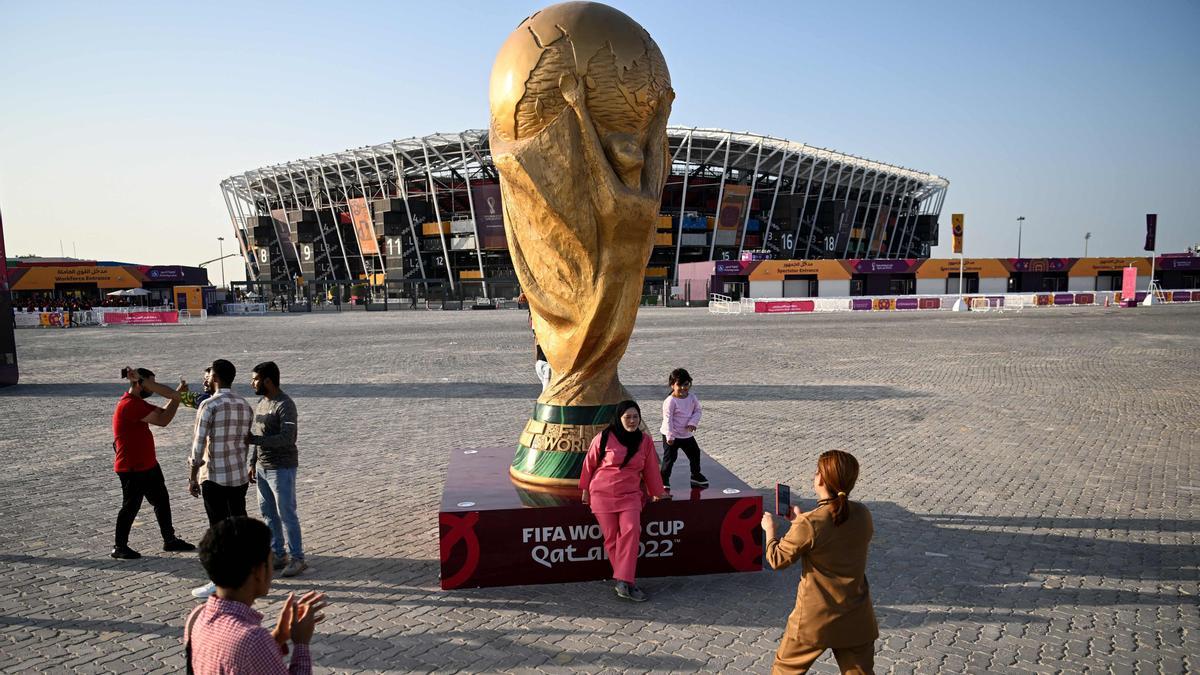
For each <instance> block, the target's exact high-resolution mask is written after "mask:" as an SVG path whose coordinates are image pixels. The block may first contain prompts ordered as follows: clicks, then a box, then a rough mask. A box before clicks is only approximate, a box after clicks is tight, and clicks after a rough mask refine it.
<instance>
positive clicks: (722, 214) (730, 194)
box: [716, 185, 750, 243]
mask: <svg viewBox="0 0 1200 675" xmlns="http://www.w3.org/2000/svg"><path fill="white" fill-rule="evenodd" d="M749 203H750V186H749V185H726V186H725V194H724V195H723V196H722V197H721V210H720V211H719V215H718V217H717V225H716V228H717V231H718V232H729V231H732V232H735V233H736V232H738V231H740V230H741V228H742V221H743V220H745V218H746V206H747V205H748V204H749ZM734 238H735V239H736V235H735V237H734ZM718 243H720V242H718ZM735 243H736V242H735Z"/></svg>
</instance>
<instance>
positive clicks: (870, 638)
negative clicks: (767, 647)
mask: <svg viewBox="0 0 1200 675" xmlns="http://www.w3.org/2000/svg"><path fill="white" fill-rule="evenodd" d="M856 480H858V460H856V459H854V456H853V455H851V454H850V453H848V452H842V451H840V450H830V451H829V452H825V453H822V454H821V457H820V458H819V459H818V460H817V473H816V475H814V476H813V490H814V491H815V492H816V493H817V497H818V498H819V501H818V502H817V508H815V509H813V510H812V511H809V512H808V513H801V512H800V509H798V508H796V507H792V513H791V515H790V516H789V518H788V520H790V521H792V526H791V528H790V529H788V531H787V534H785V535H784V536H783V539H779V538H778V537H777V536H776V533H775V517H774V516H773V515H772V514H770V513H763V518H762V528H763V532H764V533H765V534H766V540H767V541H766V552H767V561H768V562H770V564H771V567H774V568H775V569H777V570H781V569H783V568H785V567H787V566H789V565H791V564H792V563H794V562H796V561H797V560H800V561H801V562H802V563H803V565H804V576H803V577H801V579H800V588H799V589H798V590H797V592H796V607H795V608H794V609H793V610H792V614H791V616H789V617H788V622H787V629H786V630H785V631H784V634H783V641H782V642H780V644H779V650H778V651H777V652H775V664H774V666H773V667H772V669H771V672H772V673H806V672H808V668H809V666H811V665H812V664H813V662H814V661H816V660H817V658H818V657H819V656H821V654H822V653H824V651H825V650H826V649H832V650H833V655H834V658H836V659H837V662H838V667H840V668H841V669H842V672H843V673H872V672H874V670H873V668H874V665H875V639H876V638H878V637H879V627H878V625H877V624H876V623H875V610H874V609H872V607H871V592H870V588H869V587H868V585H867V548H868V547H869V546H870V543H871V534H872V533H873V532H874V527H873V526H872V523H871V512H870V511H868V510H867V507H865V506H863V505H862V504H860V503H858V502H852V501H850V500H849V494H850V491H851V490H853V489H854V482H855V481H856Z"/></svg>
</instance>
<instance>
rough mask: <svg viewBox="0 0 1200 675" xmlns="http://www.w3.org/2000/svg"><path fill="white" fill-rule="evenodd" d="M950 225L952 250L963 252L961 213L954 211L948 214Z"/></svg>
mask: <svg viewBox="0 0 1200 675" xmlns="http://www.w3.org/2000/svg"><path fill="white" fill-rule="evenodd" d="M950 226H951V228H952V230H951V231H952V232H953V233H954V252H955V253H962V252H963V214H961V213H955V214H951V216H950Z"/></svg>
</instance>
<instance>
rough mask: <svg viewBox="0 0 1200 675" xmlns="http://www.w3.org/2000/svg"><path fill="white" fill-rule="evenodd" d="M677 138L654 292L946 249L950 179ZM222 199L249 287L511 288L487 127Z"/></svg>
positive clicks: (355, 158)
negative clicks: (727, 277)
mask: <svg viewBox="0 0 1200 675" xmlns="http://www.w3.org/2000/svg"><path fill="white" fill-rule="evenodd" d="M667 136H668V142H669V146H670V156H671V173H670V177H669V178H668V181H667V184H666V187H665V188H664V190H663V196H662V207H661V209H660V212H659V213H660V215H659V220H658V227H657V234H656V240H655V241H656V243H655V247H654V251H653V253H652V255H651V257H650V260H649V261H648V262H647V271H646V279H647V284H655V283H657V284H659V285H661V284H663V283H664V282H677V281H678V280H679V269H680V265H681V264H684V263H693V262H702V261H717V260H741V259H743V258H744V257H750V256H751V255H753V257H756V258H757V257H763V258H767V257H769V258H773V259H830V258H834V259H846V258H871V259H886V258H897V259H905V258H926V257H928V256H929V251H930V248H931V247H932V246H934V245H936V244H937V243H938V217H939V215H940V213H941V207H942V203H943V201H944V199H945V195H946V190H947V188H948V186H949V181H947V180H946V179H945V178H942V177H940V176H938V175H935V174H931V173H926V172H921V171H915V170H912V169H907V168H904V167H900V166H895V165H891V164H886V163H883V162H878V161H872V160H868V159H864V158H861V157H856V156H853V155H849V154H845V153H840V152H835V151H832V150H827V149H824V148H817V147H813V146H809V145H805V144H802V143H796V142H792V141H788V140H784V139H779V138H772V137H769V136H762V135H758V134H752V133H737V132H731V131H725V130H720V129H701V128H690V127H670V128H668V130H667ZM221 191H222V193H223V196H224V199H225V202H226V205H227V207H228V210H229V217H230V220H231V221H232V223H233V226H234V230H235V231H236V233H237V238H238V241H239V244H240V246H241V252H242V255H243V257H244V259H245V264H246V272H247V277H246V278H247V279H248V280H250V283H251V284H252V285H255V286H257V287H258V288H259V289H260V290H263V291H265V292H267V293H276V294H277V293H280V292H284V293H288V294H291V293H293V292H295V293H304V294H307V293H306V291H305V290H304V289H305V288H307V289H309V290H312V289H313V288H314V287H319V286H331V285H338V286H347V285H363V284H370V285H371V286H373V287H376V288H383V289H393V290H395V291H396V292H398V293H401V294H403V293H404V292H405V290H406V289H407V290H408V291H409V292H413V293H419V292H430V289H431V288H438V289H439V292H441V293H445V292H447V291H449V292H450V293H453V294H455V295H457V296H458V297H460V298H461V297H464V296H466V297H470V296H472V295H474V296H480V297H483V296H487V295H488V294H489V285H491V286H493V289H492V291H493V292H501V291H497V290H496V289H499V288H511V287H515V274H514V272H513V267H512V263H511V260H510V259H509V255H508V250H507V245H506V240H505V234H504V221H503V215H502V213H503V212H502V209H501V208H500V189H499V184H498V179H497V173H496V169H495V166H494V165H493V163H492V158H491V154H490V151H489V147H488V134H487V132H486V131H485V130H478V129H476V130H469V131H464V132H462V133H457V134H434V135H431V136H424V137H420V138H409V139H406V140H397V141H392V142H389V143H383V144H380V145H374V146H369V147H363V148H357V149H350V150H344V151H342V152H337V153H333V154H329V155H321V156H318V157H312V158H309V159H303V160H297V161H292V162H287V163H284V164H277V165H272V166H267V167H263V168H259V169H253V170H250V171H246V172H244V173H242V174H240V175H236V176H230V177H229V178H227V179H225V180H223V181H221ZM298 282H303V283H298ZM419 288H420V289H424V290H423V291H421V290H418V289H419ZM385 292H386V293H387V294H389V295H391V294H392V290H388V291H385Z"/></svg>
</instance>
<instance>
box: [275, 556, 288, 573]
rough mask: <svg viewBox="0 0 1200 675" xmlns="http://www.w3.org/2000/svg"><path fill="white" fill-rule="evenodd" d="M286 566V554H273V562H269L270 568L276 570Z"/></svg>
mask: <svg viewBox="0 0 1200 675" xmlns="http://www.w3.org/2000/svg"><path fill="white" fill-rule="evenodd" d="M287 566H288V557H287V556H286V555H277V556H275V562H274V563H272V564H271V569H273V570H275V571H276V572H278V571H279V570H281V569H283V568H285V567H287Z"/></svg>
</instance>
